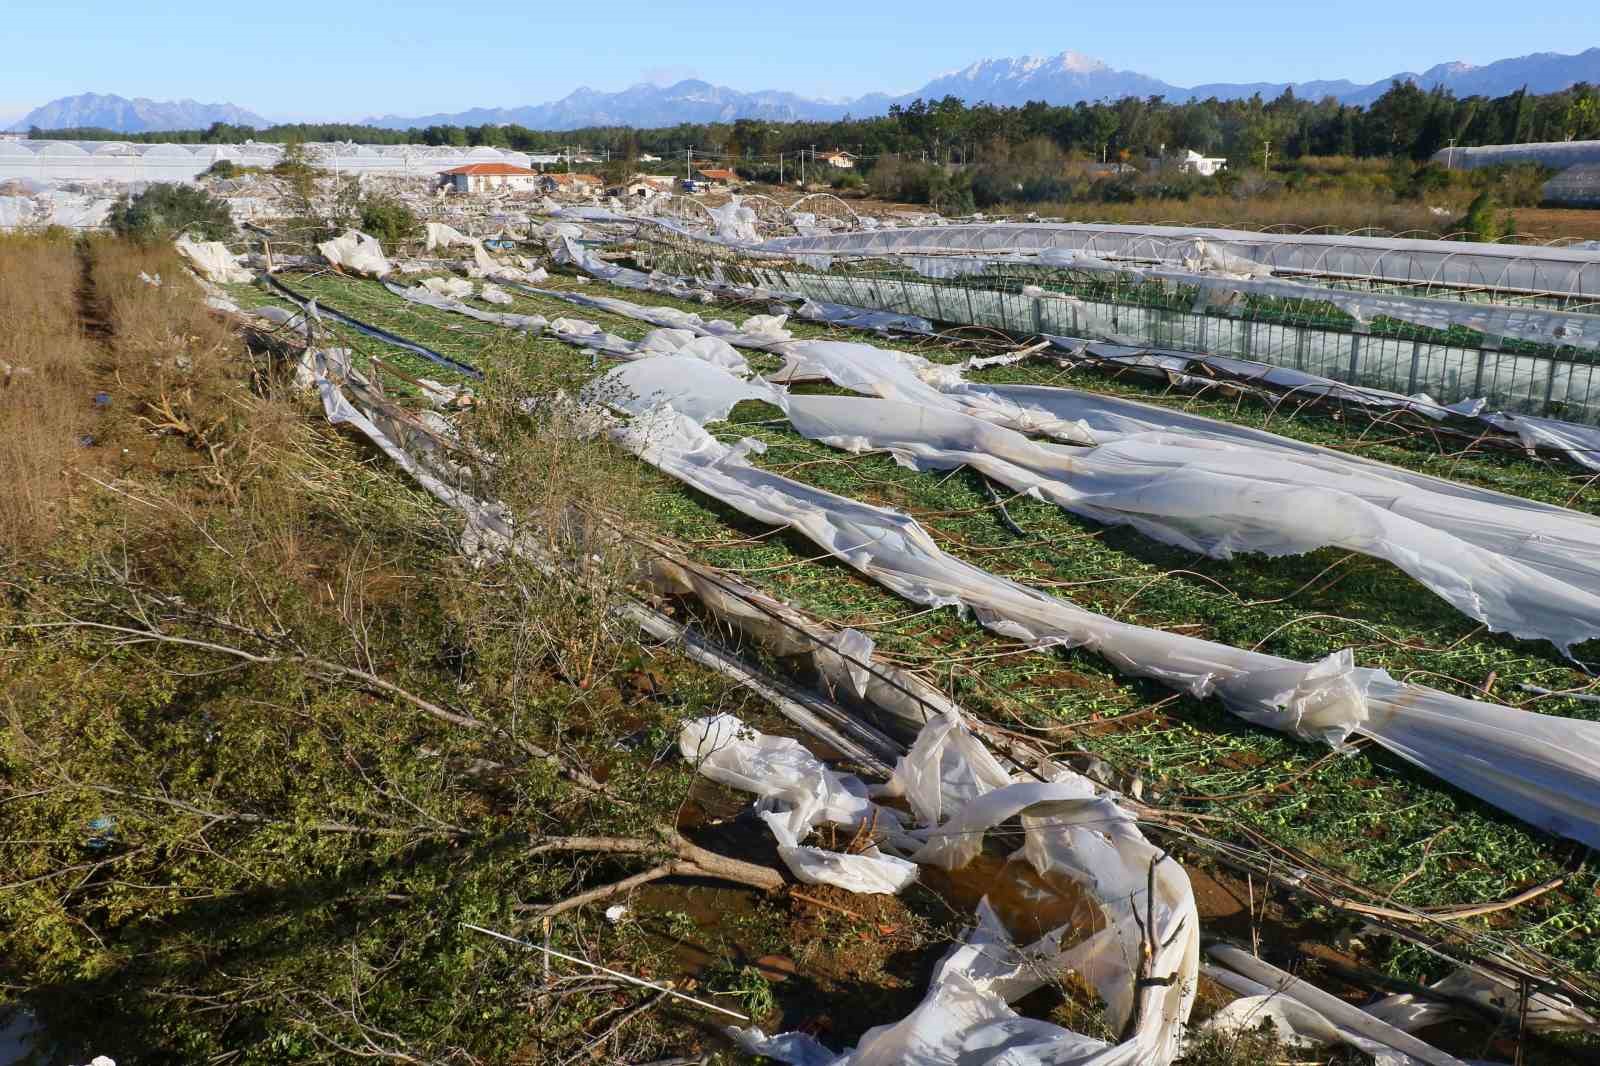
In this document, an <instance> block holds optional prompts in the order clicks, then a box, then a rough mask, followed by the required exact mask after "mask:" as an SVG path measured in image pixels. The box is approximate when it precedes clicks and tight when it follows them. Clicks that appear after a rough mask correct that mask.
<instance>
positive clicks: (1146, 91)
mask: <svg viewBox="0 0 1600 1066" xmlns="http://www.w3.org/2000/svg"><path fill="white" fill-rule="evenodd" d="M1396 79H1401V80H1405V81H1412V82H1416V83H1417V84H1418V85H1420V86H1422V87H1423V88H1424V89H1432V88H1434V87H1435V86H1444V87H1445V88H1448V89H1450V90H1452V91H1453V92H1455V93H1456V94H1457V95H1460V96H1467V95H1473V94H1482V95H1485V96H1503V95H1505V94H1506V93H1510V92H1515V91H1516V90H1517V89H1519V88H1521V87H1522V86H1523V85H1526V86H1527V87H1528V90H1529V91H1530V92H1535V93H1543V92H1555V91H1556V90H1558V89H1565V88H1567V87H1569V86H1571V85H1573V84H1574V83H1576V82H1579V81H1590V82H1597V83H1600V48H1591V49H1589V50H1588V51H1586V52H1582V53H1580V54H1578V55H1560V54H1558V53H1554V52H1541V53H1538V54H1536V55H1530V56H1522V57H1519V58H1517V59H1503V60H1500V61H1499V62H1496V63H1490V64H1487V65H1485V66H1481V67H1475V66H1472V65H1470V64H1467V63H1441V64H1439V65H1438V66H1434V67H1430V68H1428V69H1427V70H1426V71H1424V72H1423V73H1421V74H1416V73H1412V72H1401V73H1399V74H1395V75H1393V76H1392V77H1388V78H1383V79H1381V80H1379V81H1375V82H1373V83H1371V84H1370V85H1362V84H1359V83H1357V82H1353V81H1344V80H1339V81H1308V82H1249V83H1236V82H1219V83H1214V84H1207V85H1197V86H1195V87H1193V88H1183V87H1181V86H1178V85H1173V84H1172V83H1170V82H1165V81H1162V80H1161V79H1159V78H1156V77H1152V76H1150V75H1148V74H1141V73H1138V72H1137V71H1131V70H1116V69H1113V68H1112V67H1111V66H1109V65H1108V64H1106V63H1105V62H1103V61H1102V60H1099V59H1096V58H1094V57H1093V56H1087V55H1083V54H1082V53H1080V52H1071V51H1067V52H1062V53H1060V54H1058V55H1054V56H1018V57H1015V58H1011V59H982V60H979V61H978V62H976V63H973V64H971V65H970V66H966V67H963V68H961V69H960V70H953V71H950V72H948V73H945V74H941V75H939V76H938V77H936V78H934V79H933V80H932V81H930V82H928V83H927V84H926V85H923V86H922V87H921V88H920V89H917V90H916V91H915V92H910V93H905V94H903V95H891V94H888V93H872V94H870V95H868V96H862V97H858V98H856V99H854V100H847V101H824V100H815V99H808V98H806V97H803V96H797V95H796V94H794V93H787V92H778V91H765V92H753V93H746V92H740V91H738V90H736V89H729V88H725V87H723V86H717V85H711V84H709V83H707V82H703V81H683V82H679V83H678V84H676V85H670V86H666V87H661V86H656V85H648V84H646V85H635V86H633V87H632V88H629V89H624V90H622V91H621V92H616V93H606V92H597V91H595V90H593V89H579V90H578V91H577V92H575V93H572V94H571V95H569V96H567V97H565V98H564V99H561V100H557V101H554V102H553V103H548V104H540V105H538V106H534V107H518V108H511V109H504V108H494V109H476V110H472V111H463V112H458V113H456V114H448V115H426V116H421V117H417V118H408V117H402V116H399V115H386V116H384V117H383V118H379V119H372V120H370V121H371V122H372V123H373V124H374V125H378V126H384V127H388V128H391V129H404V128H406V127H409V126H428V125H435V124H440V125H463V124H467V125H477V124H481V123H484V122H494V123H505V122H516V123H520V124H522V125H524V126H528V127H529V128H532V129H548V130H562V129H576V128H579V127H582V126H612V125H615V126H640V127H648V126H671V125H675V124H677V123H679V122H716V121H721V122H727V121H730V120H732V119H736V118H754V119H767V120H769V121H779V122H782V121H793V120H811V121H823V122H826V121H832V120H834V119H838V118H842V117H844V116H845V115H854V116H855V117H857V118H861V117H866V116H870V115H881V114H883V113H884V112H885V111H887V110H888V109H889V107H890V105H892V104H896V103H899V104H907V103H910V102H911V101H912V100H915V99H917V98H921V99H923V100H938V99H942V98H943V97H945V96H957V97H960V98H961V99H962V100H965V101H966V102H967V103H969V104H976V103H980V102H987V103H993V104H1012V105H1019V104H1024V103H1027V102H1028V101H1030V100H1044V101H1046V102H1048V103H1051V104H1075V103H1078V102H1080V101H1094V100H1118V99H1121V98H1122V97H1125V96H1140V97H1145V96H1164V97H1166V98H1167V99H1168V100H1174V101H1176V100H1189V99H1196V100H1204V99H1208V98H1210V97H1216V98H1218V99H1222V100H1234V99H1243V98H1246V97H1249V96H1251V95H1252V94H1255V93H1260V94H1261V96H1262V97H1264V98H1266V99H1271V98H1273V97H1275V96H1277V95H1279V94H1280V93H1282V92H1283V91H1284V89H1288V88H1292V89H1293V90H1294V91H1295V95H1297V96H1301V97H1309V98H1312V99H1321V98H1322V97H1324V96H1333V97H1336V98H1338V99H1339V100H1341V101H1343V102H1345V103H1353V104H1369V103H1371V102H1372V101H1373V100H1376V99H1377V98H1378V97H1379V96H1382V95H1383V93H1384V92H1385V91H1386V90H1387V89H1388V88H1389V85H1390V83H1391V82H1392V81H1394V80H1396Z"/></svg>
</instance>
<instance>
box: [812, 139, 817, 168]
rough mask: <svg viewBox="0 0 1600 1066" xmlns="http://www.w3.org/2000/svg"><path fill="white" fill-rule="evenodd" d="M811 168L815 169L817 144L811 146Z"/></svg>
mask: <svg viewBox="0 0 1600 1066" xmlns="http://www.w3.org/2000/svg"><path fill="white" fill-rule="evenodd" d="M811 169H812V170H816V169H817V146H816V145H814V144H813V145H812V146H811Z"/></svg>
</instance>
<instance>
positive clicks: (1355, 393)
mask: <svg viewBox="0 0 1600 1066" xmlns="http://www.w3.org/2000/svg"><path fill="white" fill-rule="evenodd" d="M1048 339H1049V340H1050V341H1051V342H1052V343H1054V344H1055V345H1057V346H1058V347H1060V348H1063V349H1065V350H1067V351H1071V352H1074V353H1085V354H1088V355H1091V356H1093V357H1095V358H1097V359H1103V360H1105V361H1108V362H1113V363H1118V364H1121V365H1125V366H1149V367H1155V368H1159V369H1161V370H1164V371H1169V372H1171V373H1173V374H1176V375H1179V377H1180V379H1181V380H1183V381H1184V382H1185V383H1187V384H1189V385H1191V386H1195V387H1208V386H1210V385H1212V384H1214V381H1212V380H1211V379H1208V378H1192V377H1188V376H1187V375H1188V372H1189V371H1190V370H1191V369H1193V368H1194V367H1195V366H1196V365H1200V366H1206V367H1210V368H1212V369H1214V370H1219V371H1221V372H1223V373H1226V374H1229V375H1231V376H1233V377H1237V378H1240V379H1242V380H1244V381H1247V382H1264V383H1265V384H1266V385H1268V386H1270V387H1272V388H1274V389H1278V390H1283V391H1285V392H1287V393H1288V394H1289V395H1290V396H1291V397H1292V396H1301V397H1305V398H1312V397H1319V396H1320V397H1328V398H1336V399H1340V400H1344V401H1347V402H1351V403H1356V404H1360V405H1363V406H1367V407H1380V408H1391V409H1395V408H1398V409H1403V410H1407V411H1411V412H1413V413H1415V414H1419V415H1423V416H1424V417H1427V418H1430V419H1433V420H1435V421H1440V420H1442V419H1444V418H1447V417H1452V416H1453V417H1458V418H1467V419H1476V420H1477V421H1480V422H1482V423H1484V424H1485V425H1488V426H1491V427H1493V428H1495V429H1499V430H1501V431H1503V432H1508V433H1513V434H1516V435H1517V437H1518V438H1519V439H1520V440H1521V441H1522V443H1523V445H1524V446H1525V447H1528V448H1530V449H1532V448H1549V449H1552V450H1555V451H1560V452H1563V453H1565V454H1566V456H1567V457H1568V458H1569V459H1571V460H1572V461H1573V462H1575V463H1577V464H1579V465H1580V466H1585V467H1587V468H1589V469H1591V470H1600V430H1596V429H1595V428H1594V427H1593V426H1587V425H1581V424H1579V423H1576V422H1566V421H1562V420H1560V419H1554V418H1540V417H1535V416H1533V415H1524V414H1511V413H1509V412H1504V411H1491V412H1485V411H1484V408H1485V406H1487V405H1486V402H1485V401H1484V400H1482V399H1470V400H1462V401H1460V402H1459V403H1453V404H1440V403H1438V402H1436V401H1434V400H1433V399H1432V398H1431V397H1429V396H1427V395H1426V394H1423V393H1419V394H1417V395H1415V396H1402V395H1400V394H1399V393H1394V392H1389V391H1387V390H1384V389H1374V388H1368V387H1366V386H1359V385H1347V384H1345V383H1344V382H1342V381H1335V380H1333V379H1332V378H1327V377H1322V376H1320V375H1317V374H1310V373H1307V372H1305V371H1303V370H1295V369H1293V368H1290V367H1279V366H1272V365H1270V364H1266V363H1255V362H1251V361H1249V360H1245V359H1236V358H1233V357H1231V356H1222V355H1203V354H1200V353H1195V352H1155V351H1152V350H1150V349H1148V348H1141V347H1139V346H1137V345H1131V346H1117V347H1112V346H1109V345H1102V344H1092V343H1087V342H1084V341H1081V340H1077V339H1075V338H1071V337H1056V336H1051V337H1049V338H1048Z"/></svg>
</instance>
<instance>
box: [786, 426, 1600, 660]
mask: <svg viewBox="0 0 1600 1066" xmlns="http://www.w3.org/2000/svg"><path fill="white" fill-rule="evenodd" d="M789 419H790V422H791V423H792V424H793V425H794V427H795V429H796V431H798V432H799V433H800V434H801V435H802V436H805V437H808V438H810V439H812V440H819V441H822V442H824V443H827V444H830V445H832V446H834V447H837V448H842V449H844V450H847V451H855V452H859V451H867V450H887V451H889V452H890V453H891V454H892V455H893V456H894V457H895V458H896V459H897V460H898V461H899V462H901V463H902V464H903V465H905V466H908V467H911V468H912V469H918V470H935V469H937V470H950V469H955V468H957V467H962V466H967V467H971V468H972V469H974V470H978V471H980V472H982V473H984V474H986V475H988V476H989V477H992V478H994V479H995V480H996V481H998V482H1000V483H1001V484H1003V485H1006V486H1007V487H1009V488H1011V489H1013V490H1015V491H1017V492H1025V493H1027V494H1029V495H1032V496H1035V497H1041V498H1043V499H1047V500H1049V501H1051V502H1053V503H1056V504H1058V505H1060V506H1061V507H1064V508H1066V509H1067V510H1069V511H1072V512H1073V513H1075V514H1079V515H1082V516H1084V517H1086V518H1090V519H1093V520H1095V521H1098V522H1102V523H1105V524H1107V525H1129V526H1132V527H1134V528H1135V529H1138V530H1139V531H1140V532H1142V533H1144V534H1146V535H1147V536H1150V537H1152V538H1154V539H1156V540H1159V541H1162V542H1164V543H1167V544H1172V545H1175V546H1178V547H1180V548H1185V549H1187V550H1190V551H1195V552H1200V553H1203V554H1206V555H1211V556H1214V557H1218V558H1228V557H1230V556H1231V555H1232V554H1233V553H1234V552H1238V551H1247V552H1249V551H1258V552H1263V553H1265V554H1267V555H1289V554H1300V553H1303V552H1308V551H1312V550H1315V549H1317V548H1322V547H1329V546H1332V547H1339V548H1344V549H1347V550H1351V551H1358V552H1362V553H1364V554H1366V555H1371V556H1375V557H1377V558H1381V559H1386V560H1388V561H1389V562H1391V563H1393V564H1394V565H1395V566H1397V567H1399V568H1400V569H1402V570H1404V571H1405V572H1406V573H1408V574H1410V575H1411V576H1412V577H1414V578H1416V579H1417V580H1418V581H1419V582H1421V583H1422V584H1423V585H1425V586H1427V587H1428V588H1429V589H1431V590H1432V591H1433V592H1434V593H1435V594H1437V595H1438V596H1440V597H1441V598H1443V599H1445V600H1446V601H1448V602H1449V603H1450V604H1451V605H1452V606H1454V607H1455V608H1456V609H1458V610H1460V611H1461V612H1462V613H1463V614H1466V615H1467V616H1468V617H1471V618H1473V619H1475V620H1477V621H1480V622H1483V623H1485V624H1486V625H1488V626H1489V627H1490V628H1491V629H1493V630H1497V631H1501V632H1510V633H1512V634H1514V635H1516V636H1519V637H1529V638H1544V639H1548V640H1550V641H1552V642H1553V643H1554V644H1555V645H1556V646H1557V647H1559V648H1561V649H1562V650H1563V651H1566V652H1569V653H1570V650H1571V647H1572V645H1573V644H1576V643H1579V642H1581V641H1584V640H1588V639H1590V638H1592V637H1595V636H1600V596H1597V595H1595V594H1594V593H1593V592H1590V591H1588V590H1586V589H1585V588H1583V587H1580V586H1578V585H1574V584H1569V583H1568V582H1566V581H1563V580H1561V579H1560V578H1558V577H1556V576H1553V575H1551V574H1549V573H1545V572H1542V571H1540V570H1539V569H1536V568H1534V567H1532V566H1529V565H1527V564H1524V563H1522V562H1520V561H1518V560H1517V559H1515V558H1512V557H1509V556H1506V555H1501V554H1498V553H1496V552H1494V551H1491V550H1489V549H1487V548H1484V547H1480V546H1478V545H1476V544H1473V543H1470V542H1468V541H1466V540H1463V539H1461V538H1459V537H1456V536H1453V535H1452V534H1451V533H1449V532H1448V531H1447V530H1446V528H1445V524H1444V523H1438V524H1437V525H1436V526H1431V525H1428V524H1425V523H1424V522H1422V521H1418V520H1416V519H1413V518H1411V517H1409V516H1408V515H1409V513H1410V512H1411V511H1412V509H1413V508H1414V507H1415V508H1416V509H1417V510H1418V511H1420V512H1423V513H1427V514H1437V513H1438V512H1437V509H1438V508H1439V507H1448V506H1449V505H1451V504H1453V503H1455V501H1453V500H1451V499H1449V498H1446V499H1445V500H1443V501H1439V502H1436V501H1432V500H1430V499H1427V498H1421V499H1417V500H1416V501H1415V502H1413V500H1412V499H1410V498H1408V497H1410V496H1418V497H1420V496H1422V493H1421V490H1418V489H1411V490H1410V493H1408V494H1407V496H1405V497H1402V496H1399V495H1397V494H1395V492H1394V491H1393V489H1394V483H1388V484H1385V483H1384V482H1383V481H1382V480H1381V479H1378V478H1376V477H1372V478H1369V479H1368V480H1367V481H1366V482H1365V483H1364V484H1360V485H1355V484H1352V481H1353V479H1351V478H1350V477H1349V476H1348V474H1345V473H1343V472H1330V471H1326V470H1323V469H1320V468H1318V467H1316V466H1315V465H1313V464H1311V463H1308V462H1304V461H1300V460H1298V459H1297V458H1289V457H1280V456H1279V455H1275V454H1272V453H1269V452H1263V451H1262V450H1260V449H1250V448H1247V447H1241V446H1237V445H1228V444H1222V443H1218V442H1213V441H1207V440H1196V439H1193V438H1183V437H1179V436H1176V435H1164V434H1142V435H1138V436H1134V437H1128V438H1124V439H1123V440H1120V441H1118V442H1116V443H1114V444H1106V445H1100V446H1098V447H1095V448H1092V449H1087V450H1084V449H1076V448H1064V447H1062V446H1060V445H1053V444H1040V443H1037V442H1035V441H1032V440H1029V439H1028V438H1026V437H1024V436H1022V435H1021V434H1019V433H1015V432H1012V431H1011V430H1008V429H1004V428H1002V427H1000V426H996V425H993V424H991V423H989V422H986V421H982V420H979V419H976V418H972V417H969V416H967V415H964V414H959V413H956V412H951V411H937V410H929V409H928V408H927V407H926V406H922V405H916V404H910V403H899V402H891V401H883V400H867V399H857V398H852V397H836V396H796V397H793V398H792V400H791V402H790V405H789ZM1341 482H1342V483H1341ZM1361 490H1365V495H1366V496H1367V497H1370V498H1364V497H1363V495H1361V494H1358V493H1359V492H1360V491H1361ZM1513 517H1514V516H1513ZM1593 583H1594V584H1595V585H1596V586H1600V580H1596V581H1594V582H1593Z"/></svg>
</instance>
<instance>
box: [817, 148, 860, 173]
mask: <svg viewBox="0 0 1600 1066" xmlns="http://www.w3.org/2000/svg"><path fill="white" fill-rule="evenodd" d="M817 158H818V159H820V160H822V161H823V162H824V163H826V164H828V165H829V166H830V167H834V168H835V169H837V170H854V169H855V165H856V157H855V156H853V155H851V154H850V153H849V152H844V151H840V150H839V149H837V148H836V149H834V150H833V151H831V152H824V153H822V155H820V156H818V157H817Z"/></svg>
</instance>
